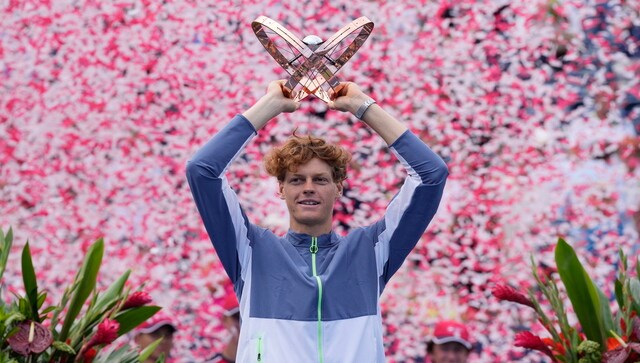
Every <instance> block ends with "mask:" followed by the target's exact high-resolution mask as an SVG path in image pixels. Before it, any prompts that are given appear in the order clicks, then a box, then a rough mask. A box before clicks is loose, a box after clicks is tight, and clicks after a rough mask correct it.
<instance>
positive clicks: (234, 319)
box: [207, 293, 240, 363]
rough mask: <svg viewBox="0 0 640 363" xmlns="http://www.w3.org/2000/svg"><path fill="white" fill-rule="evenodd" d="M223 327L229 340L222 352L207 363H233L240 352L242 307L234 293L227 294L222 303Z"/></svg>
mask: <svg viewBox="0 0 640 363" xmlns="http://www.w3.org/2000/svg"><path fill="white" fill-rule="evenodd" d="M222 308H223V309H224V312H223V313H222V325H224V327H225V329H226V330H227V332H229V340H228V341H227V343H226V344H225V346H224V348H222V351H220V352H218V353H216V354H214V355H213V357H211V358H209V359H208V360H207V363H233V362H235V361H236V353H237V350H238V335H239V334H240V307H239V306H238V299H237V298H236V296H235V295H234V294H233V293H229V294H227V296H226V297H225V299H224V302H223V303H222Z"/></svg>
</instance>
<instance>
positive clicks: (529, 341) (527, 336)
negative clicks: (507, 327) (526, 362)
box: [514, 331, 557, 362]
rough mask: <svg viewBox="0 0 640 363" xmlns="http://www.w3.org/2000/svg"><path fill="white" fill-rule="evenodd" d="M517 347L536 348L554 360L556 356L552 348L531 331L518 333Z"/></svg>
mask: <svg viewBox="0 0 640 363" xmlns="http://www.w3.org/2000/svg"><path fill="white" fill-rule="evenodd" d="M514 345H515V346H516V347H522V348H526V349H534V350H537V351H539V352H542V353H544V354H546V355H547V356H549V357H550V358H551V359H552V360H553V361H554V362H556V361H557V360H556V357H554V356H553V353H552V352H551V349H549V347H548V346H547V345H546V344H545V342H544V341H543V340H542V339H541V338H540V337H539V336H537V335H534V334H533V333H531V332H528V331H523V332H520V333H518V334H516V338H515V344H514Z"/></svg>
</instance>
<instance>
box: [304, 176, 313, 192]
mask: <svg viewBox="0 0 640 363" xmlns="http://www.w3.org/2000/svg"><path fill="white" fill-rule="evenodd" d="M304 192H305V193H313V192H315V185H313V180H312V179H311V178H309V179H307V180H306V181H305V182H304Z"/></svg>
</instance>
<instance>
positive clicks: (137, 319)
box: [115, 305, 162, 336]
mask: <svg viewBox="0 0 640 363" xmlns="http://www.w3.org/2000/svg"><path fill="white" fill-rule="evenodd" d="M160 309H162V308H161V307H159V306H153V305H149V306H140V307H137V308H132V309H128V310H125V311H124V312H122V313H120V314H118V315H116V317H115V320H116V321H117V322H118V323H120V330H118V336H121V335H123V334H127V333H128V332H130V331H131V330H133V328H135V327H137V326H138V325H140V324H142V323H143V322H144V321H145V320H147V319H149V318H150V317H152V316H153V315H154V314H155V313H157V312H158V311H160Z"/></svg>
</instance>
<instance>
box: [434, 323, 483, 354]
mask: <svg viewBox="0 0 640 363" xmlns="http://www.w3.org/2000/svg"><path fill="white" fill-rule="evenodd" d="M472 346H473V345H472V344H471V342H470V341H469V330H467V327H466V326H464V325H463V324H461V323H459V322H456V321H450V320H445V321H441V322H439V323H438V324H436V326H435V328H434V330H433V338H432V339H431V341H430V342H429V343H428V344H427V353H428V354H429V357H430V359H431V363H466V362H467V358H468V357H469V352H470V351H471V348H472Z"/></svg>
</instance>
